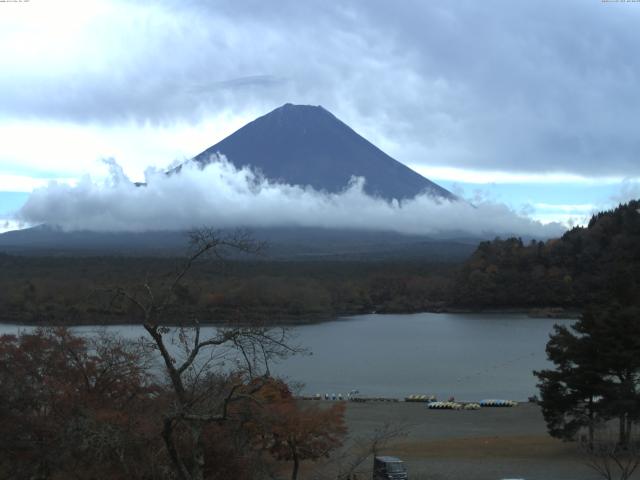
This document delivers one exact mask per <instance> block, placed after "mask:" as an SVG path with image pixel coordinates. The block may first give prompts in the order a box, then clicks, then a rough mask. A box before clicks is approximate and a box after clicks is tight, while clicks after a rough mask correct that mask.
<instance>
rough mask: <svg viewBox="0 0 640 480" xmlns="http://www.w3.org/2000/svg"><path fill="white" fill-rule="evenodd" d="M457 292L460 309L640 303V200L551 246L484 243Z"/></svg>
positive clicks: (460, 277) (594, 219) (509, 241)
mask: <svg viewBox="0 0 640 480" xmlns="http://www.w3.org/2000/svg"><path fill="white" fill-rule="evenodd" d="M454 292H455V299H454V303H456V304H457V305H460V306H471V307H479V308H496V307H500V308H501V307H548V306H559V307H568V308H577V309H582V308H583V307H585V306H587V305H589V304H592V303H603V302H609V301H619V302H622V303H625V304H629V303H635V304H637V305H640V295H638V292H640V200H634V201H632V202H629V203H627V204H624V205H620V206H618V207H617V208H615V209H613V210H609V211H606V212H601V213H598V214H596V215H594V216H593V217H592V218H591V221H590V222H589V225H588V226H587V227H586V228H582V227H577V228H574V229H572V230H570V231H568V232H566V233H565V234H564V235H563V236H562V237H561V238H559V239H553V240H549V241H547V242H546V243H543V242H530V243H529V244H525V243H524V242H523V241H522V240H521V239H519V238H511V239H507V240H500V239H497V240H494V241H492V242H482V243H481V244H480V245H479V246H478V248H477V250H476V251H475V252H474V253H473V255H472V256H471V257H470V258H469V259H468V260H467V262H466V263H465V265H464V266H463V268H462V269H461V270H460V273H459V275H458V278H457V279H456V282H455V286H454Z"/></svg>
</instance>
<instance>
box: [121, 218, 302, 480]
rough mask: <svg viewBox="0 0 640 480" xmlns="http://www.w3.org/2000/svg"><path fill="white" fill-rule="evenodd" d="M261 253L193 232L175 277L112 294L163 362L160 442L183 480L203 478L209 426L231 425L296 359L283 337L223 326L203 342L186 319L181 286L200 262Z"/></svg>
mask: <svg viewBox="0 0 640 480" xmlns="http://www.w3.org/2000/svg"><path fill="white" fill-rule="evenodd" d="M260 248H261V245H260V244H258V243H257V242H255V241H254V240H253V239H252V238H251V237H250V236H249V235H248V234H247V233H246V232H235V233H232V234H222V233H220V232H218V231H215V230H212V229H209V228H203V229H199V230H196V231H193V232H191V234H190V252H189V254H188V255H187V257H186V259H185V261H184V262H183V263H182V264H181V265H180V267H179V268H178V269H177V270H176V271H175V272H173V273H172V274H171V275H168V276H165V277H164V278H161V279H159V280H158V279H155V280H153V279H150V278H148V277H147V279H146V280H145V281H144V283H143V284H142V285H141V286H139V287H138V288H134V289H128V288H122V287H119V288H115V289H113V290H112V292H113V293H114V294H115V295H114V297H113V299H114V300H124V301H125V302H128V303H129V304H130V305H133V307H134V310H135V311H137V314H138V315H139V316H140V319H141V322H142V325H143V327H144V329H145V330H146V332H147V333H148V335H149V337H150V338H151V342H152V345H153V347H154V348H155V349H156V350H157V351H158V353H159V355H160V357H161V359H162V364H163V367H164V371H165V372H166V374H167V376H168V380H169V385H170V391H171V400H170V406H169V407H168V409H167V412H166V414H165V416H164V418H163V428H162V438H163V440H164V444H165V447H166V450H167V453H168V455H169V458H170V460H171V464H172V466H173V469H174V470H175V474H176V476H177V477H178V478H179V479H180V480H201V479H203V478H204V475H205V441H204V438H203V434H204V432H205V429H206V428H207V426H209V425H211V424H218V425H220V424H223V423H224V422H226V421H227V419H228V418H229V412H230V406H231V405H232V404H234V403H236V402H239V401H242V400H247V401H251V400H252V399H254V395H253V394H255V393H256V392H257V391H258V390H260V389H261V388H262V386H263V385H264V382H265V380H266V378H267V377H268V376H269V374H270V373H269V363H270V362H271V361H272V360H274V359H281V358H285V357H287V356H289V355H292V354H294V353H297V352H298V351H299V350H298V349H296V348H294V347H292V346H290V345H289V340H290V339H289V333H288V331H287V330H286V329H282V328H279V329H273V328H271V329H270V328H265V327H262V326H244V325H241V326H231V327H230V326H226V327H219V328H216V329H214V330H213V331H212V333H210V334H208V335H204V334H203V330H202V329H201V327H200V322H199V321H198V319H197V318H183V317H182V312H181V309H180V307H181V306H182V305H183V303H184V297H185V287H184V280H185V278H186V277H187V275H188V274H189V272H190V271H191V270H192V269H193V268H194V266H195V265H196V263H197V262H199V261H201V260H203V259H205V258H207V257H209V258H211V257H213V258H214V259H216V260H219V261H223V260H224V259H225V258H226V257H227V255H228V254H229V253H256V252H259V250H260ZM207 320H209V319H207ZM168 323H170V324H173V325H177V327H175V328H170V327H168V326H166V325H167V324H168ZM176 337H177V340H176ZM176 345H177V347H178V348H175V346H176Z"/></svg>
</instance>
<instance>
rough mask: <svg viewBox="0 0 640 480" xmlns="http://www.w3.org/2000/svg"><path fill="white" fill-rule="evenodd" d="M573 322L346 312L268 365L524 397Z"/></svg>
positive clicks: (291, 375)
mask: <svg viewBox="0 0 640 480" xmlns="http://www.w3.org/2000/svg"><path fill="white" fill-rule="evenodd" d="M571 322H573V320H557V319H544V318H530V317H528V316H526V315H521V314H477V313H473V314H450V313H419V314H412V315H405V314H403V315H377V314H373V315H359V316H354V317H345V318H341V319H338V320H335V321H330V322H323V323H318V324H313V325H303V326H298V327H295V328H294V329H293V330H294V333H295V343H296V344H298V345H301V346H304V347H307V348H308V349H309V350H310V351H311V352H312V354H311V355H308V356H296V357H293V358H291V359H288V360H286V361H284V362H282V363H281V364H278V365H276V366H275V367H274V368H273V369H272V370H273V371H274V372H275V373H277V374H279V375H282V376H285V377H286V378H287V379H289V380H293V381H298V382H303V383H304V387H303V389H302V392H303V393H305V394H316V393H320V394H324V393H329V394H332V393H342V394H343V395H344V394H346V393H347V392H349V391H350V390H352V389H357V390H359V391H360V393H361V394H362V395H365V396H389V397H404V396H406V395H410V394H429V395H436V396H437V397H438V398H439V399H446V398H448V397H449V396H454V397H455V398H456V400H480V399H482V398H508V399H514V400H526V399H527V397H529V396H530V395H534V394H536V393H537V390H536V386H535V385H536V378H535V377H534V376H533V374H532V371H533V370H537V369H543V368H546V367H548V366H549V363H548V362H547V360H546V354H545V345H546V342H547V340H548V338H549V333H551V332H552V330H553V325H554V324H556V323H560V324H569V323H571ZM19 328H24V327H19V326H16V325H0V333H15V332H17V331H18V329H19ZM93 328H95V327H78V329H77V330H79V331H83V332H87V331H91V330H92V329H93ZM207 328H213V327H207ZM108 330H110V331H114V330H115V331H117V332H119V333H121V334H122V335H124V336H126V337H128V338H135V337H138V336H140V335H142V334H143V333H144V331H143V329H142V327H138V326H112V327H108ZM204 330H206V328H203V331H204Z"/></svg>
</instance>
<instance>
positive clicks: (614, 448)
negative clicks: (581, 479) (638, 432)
mask: <svg viewBox="0 0 640 480" xmlns="http://www.w3.org/2000/svg"><path fill="white" fill-rule="evenodd" d="M579 448H580V452H581V456H582V458H583V460H584V462H585V463H586V465H587V466H589V467H590V468H591V469H593V470H594V471H596V472H597V473H598V474H600V476H601V477H602V478H604V479H605V480H628V479H629V478H631V476H632V475H633V474H634V472H635V471H636V470H637V468H638V465H640V439H638V438H635V439H632V438H629V439H628V441H627V442H626V443H625V444H624V445H623V444H621V443H620V442H619V441H618V439H617V438H616V436H615V435H613V434H611V433H610V432H607V431H606V430H602V431H600V432H599V433H598V434H597V435H596V437H595V439H594V440H593V441H591V442H590V441H587V440H584V441H581V442H580V444H579Z"/></svg>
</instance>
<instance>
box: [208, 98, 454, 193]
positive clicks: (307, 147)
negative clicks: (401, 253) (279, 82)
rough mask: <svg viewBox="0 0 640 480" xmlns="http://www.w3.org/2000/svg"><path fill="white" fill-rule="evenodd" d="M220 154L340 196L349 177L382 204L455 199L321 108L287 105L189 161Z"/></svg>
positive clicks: (275, 177)
mask: <svg viewBox="0 0 640 480" xmlns="http://www.w3.org/2000/svg"><path fill="white" fill-rule="evenodd" d="M217 153H220V154H223V155H225V156H226V157H227V159H228V160H229V161H230V162H231V163H233V164H234V165H235V166H236V167H243V166H246V165H249V166H251V167H252V168H254V169H257V170H259V171H261V172H262V173H263V174H264V175H265V176H266V177H267V178H269V179H271V180H278V181H282V182H284V183H288V184H291V185H310V186H312V187H313V188H315V189H316V190H324V191H328V192H340V191H342V190H344V189H345V187H346V186H347V185H348V184H349V180H350V179H351V177H353V176H356V177H364V178H365V179H366V183H365V192H367V193H368V194H369V195H374V196H380V197H382V198H385V199H392V198H396V199H404V198H412V197H415V196H416V195H418V194H421V193H427V194H429V195H431V196H434V197H440V198H445V199H449V200H455V199H456V197H455V195H453V194H452V193H451V192H449V191H448V190H446V189H444V188H442V187H441V186H439V185H437V184H435V183H434V182H432V181H430V180H428V179H427V178H425V177H423V176H422V175H419V174H418V173H416V172H414V171H413V170H411V169H410V168H408V167H407V166H405V165H403V164H402V163H400V162H398V161H396V160H394V159H393V158H391V157H390V156H389V155H387V154H386V153H384V152H383V151H382V150H380V149H379V148H378V147H376V146H375V145H373V144H372V143H371V142H369V141H367V140H366V139H364V138H363V137H361V136H360V135H358V134H357V133H356V132H355V131H353V130H352V129H351V128H350V127H349V126H348V125H346V124H345V123H343V122H341V121H340V120H339V119H338V118H336V117H335V116H334V115H332V114H331V113H330V112H328V111H327V110H325V109H324V108H322V107H320V106H317V107H314V106H311V105H292V104H290V103H287V104H286V105H283V106H282V107H279V108H276V109H275V110H273V111H272V112H270V113H267V114H266V115H264V116H262V117H259V118H257V119H256V120H254V121H253V122H250V123H248V124H247V125H245V126H244V127H242V128H241V129H240V130H238V131H236V132H235V133H233V134H231V135H229V136H228V137H227V138H225V139H224V140H222V141H221V142H219V143H217V144H215V145H213V146H212V147H210V148H208V149H206V150H205V151H204V152H202V153H200V154H199V155H197V156H196V157H195V160H196V161H198V162H200V163H202V164H205V163H207V162H209V161H210V158H211V156H212V155H215V154H217Z"/></svg>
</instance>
